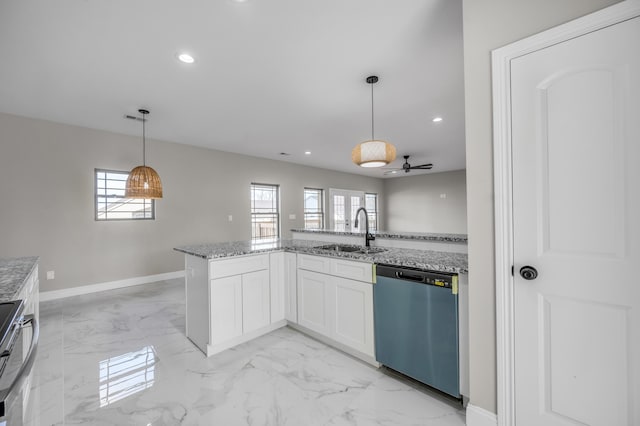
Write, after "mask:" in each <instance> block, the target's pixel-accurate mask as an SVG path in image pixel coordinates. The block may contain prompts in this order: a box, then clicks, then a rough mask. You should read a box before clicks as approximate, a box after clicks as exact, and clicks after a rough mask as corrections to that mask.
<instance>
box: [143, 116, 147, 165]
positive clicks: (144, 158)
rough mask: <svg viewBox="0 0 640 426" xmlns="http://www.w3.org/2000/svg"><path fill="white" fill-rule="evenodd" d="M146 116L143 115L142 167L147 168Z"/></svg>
mask: <svg viewBox="0 0 640 426" xmlns="http://www.w3.org/2000/svg"><path fill="white" fill-rule="evenodd" d="M146 121H147V120H146V118H145V115H144V114H142V165H143V166H145V167H146V166H147V158H146V157H147V149H146V132H145V124H146V123H145V122H146Z"/></svg>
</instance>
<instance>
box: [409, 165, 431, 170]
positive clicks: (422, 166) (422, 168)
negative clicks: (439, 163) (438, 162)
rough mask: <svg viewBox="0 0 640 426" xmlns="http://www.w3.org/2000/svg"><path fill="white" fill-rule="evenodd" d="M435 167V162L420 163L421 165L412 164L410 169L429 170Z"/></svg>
mask: <svg viewBox="0 0 640 426" xmlns="http://www.w3.org/2000/svg"><path fill="white" fill-rule="evenodd" d="M432 167H433V164H431V163H429V164H420V165H419V166H411V167H409V168H410V169H420V170H429V169H430V168H432Z"/></svg>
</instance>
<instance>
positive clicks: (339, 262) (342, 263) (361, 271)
mask: <svg viewBox="0 0 640 426" xmlns="http://www.w3.org/2000/svg"><path fill="white" fill-rule="evenodd" d="M331 275H335V276H338V277H342V278H348V279H352V280H358V281H364V282H367V283H372V282H373V264H371V263H365V262H354V261H352V260H344V259H331Z"/></svg>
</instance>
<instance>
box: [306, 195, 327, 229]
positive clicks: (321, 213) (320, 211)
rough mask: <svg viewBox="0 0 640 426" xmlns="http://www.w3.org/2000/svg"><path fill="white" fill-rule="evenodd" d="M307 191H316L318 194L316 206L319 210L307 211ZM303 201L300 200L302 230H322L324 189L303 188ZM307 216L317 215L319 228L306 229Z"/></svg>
mask: <svg viewBox="0 0 640 426" xmlns="http://www.w3.org/2000/svg"><path fill="white" fill-rule="evenodd" d="M307 191H317V193H318V206H319V210H317V211H307V206H306V202H307V197H306V194H307ZM302 194H303V199H302V220H303V225H304V229H324V189H322V188H311V187H306V186H305V187H304V189H303V191H302ZM307 215H317V216H319V217H320V227H319V228H307Z"/></svg>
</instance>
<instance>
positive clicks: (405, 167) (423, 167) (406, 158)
mask: <svg viewBox="0 0 640 426" xmlns="http://www.w3.org/2000/svg"><path fill="white" fill-rule="evenodd" d="M403 158H404V164H403V165H402V167H400V168H398V167H383V169H387V171H386V172H384V174H385V175H390V174H394V173H396V172H397V171H398V170H404V172H405V173H409V172H410V171H411V170H429V169H430V168H432V167H433V164H431V163H427V164H420V165H419V166H412V165H411V164H409V156H408V155H404V156H403Z"/></svg>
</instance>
